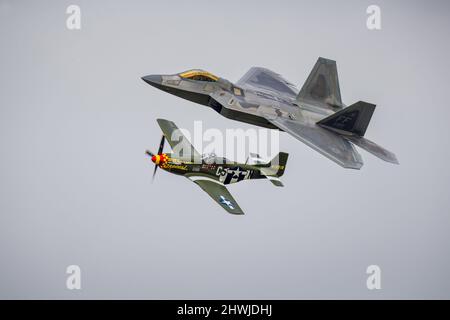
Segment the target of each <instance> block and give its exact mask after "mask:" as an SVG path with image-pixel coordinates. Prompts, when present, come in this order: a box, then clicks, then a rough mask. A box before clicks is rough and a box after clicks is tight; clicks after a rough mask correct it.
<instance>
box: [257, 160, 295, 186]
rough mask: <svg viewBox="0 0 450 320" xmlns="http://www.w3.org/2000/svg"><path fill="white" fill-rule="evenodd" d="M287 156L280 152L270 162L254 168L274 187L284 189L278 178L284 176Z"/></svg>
mask: <svg viewBox="0 0 450 320" xmlns="http://www.w3.org/2000/svg"><path fill="white" fill-rule="evenodd" d="M288 156H289V154H288V153H285V152H280V153H278V154H277V155H276V156H275V157H274V158H273V159H272V160H271V161H270V162H268V163H265V164H259V165H256V166H257V167H258V168H259V170H260V171H261V173H262V174H263V175H265V176H266V178H267V179H269V181H270V182H272V183H273V184H274V185H275V186H277V187H284V185H283V182H281V180H280V177H281V176H282V175H283V174H284V170H285V169H286V163H287V160H288Z"/></svg>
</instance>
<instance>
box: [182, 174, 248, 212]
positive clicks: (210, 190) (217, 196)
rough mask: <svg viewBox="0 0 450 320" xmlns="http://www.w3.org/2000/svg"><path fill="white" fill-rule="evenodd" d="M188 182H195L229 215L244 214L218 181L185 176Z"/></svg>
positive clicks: (198, 176)
mask: <svg viewBox="0 0 450 320" xmlns="http://www.w3.org/2000/svg"><path fill="white" fill-rule="evenodd" d="M186 176H187V177H188V179H189V180H191V181H193V182H195V183H196V184H197V185H198V186H199V187H200V188H202V189H203V190H204V191H205V192H206V193H207V194H209V196H210V197H211V198H213V200H214V201H216V202H217V203H218V204H219V205H220V206H221V207H222V208H224V209H225V210H226V211H227V212H229V213H231V214H244V212H243V211H242V209H241V208H240V207H239V205H238V204H237V202H236V200H234V198H233V196H232V195H231V194H230V192H229V191H228V189H227V188H226V187H225V186H224V185H223V184H222V183H220V182H219V181H217V180H214V179H211V178H209V177H207V176H200V175H186Z"/></svg>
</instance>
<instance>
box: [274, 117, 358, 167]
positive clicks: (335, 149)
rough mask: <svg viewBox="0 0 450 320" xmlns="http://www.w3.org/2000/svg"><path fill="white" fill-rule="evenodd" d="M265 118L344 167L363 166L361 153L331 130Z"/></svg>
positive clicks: (314, 125) (313, 125) (285, 120)
mask: <svg viewBox="0 0 450 320" xmlns="http://www.w3.org/2000/svg"><path fill="white" fill-rule="evenodd" d="M266 119H267V120H268V121H269V122H271V123H272V124H274V125H275V126H277V127H278V128H280V129H282V130H283V131H286V132H287V133H289V134H291V135H292V136H294V137H295V138H297V139H298V140H300V141H302V142H303V143H305V144H306V145H308V146H310V147H311V148H313V149H314V150H316V151H318V152H320V153H321V154H323V155H324V156H325V157H327V158H329V159H331V160H333V161H334V162H336V163H337V164H339V165H340V166H342V167H344V168H349V169H361V167H362V166H363V161H362V158H361V155H360V154H359V153H358V152H357V151H356V150H355V148H354V147H353V145H352V144H351V143H350V142H349V141H347V140H346V139H344V138H343V137H342V136H340V135H338V134H336V133H334V132H332V131H329V130H326V129H324V128H321V127H319V126H318V125H316V124H303V123H301V122H298V121H292V120H289V119H284V118H280V117H276V118H273V117H270V116H267V117H266Z"/></svg>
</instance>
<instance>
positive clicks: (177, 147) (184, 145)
mask: <svg viewBox="0 0 450 320" xmlns="http://www.w3.org/2000/svg"><path fill="white" fill-rule="evenodd" d="M156 121H158V124H159V126H160V127H161V130H162V132H163V134H164V136H165V137H166V140H167V142H168V143H169V144H170V147H171V148H172V150H173V153H175V154H177V155H179V156H180V157H183V158H190V159H201V156H200V154H199V153H198V152H197V150H195V148H194V146H193V145H192V144H191V143H190V142H189V140H188V139H187V138H186V137H185V136H184V135H183V133H182V132H181V130H180V129H179V128H178V127H177V126H176V124H175V123H173V122H172V121H169V120H165V119H157V120H156Z"/></svg>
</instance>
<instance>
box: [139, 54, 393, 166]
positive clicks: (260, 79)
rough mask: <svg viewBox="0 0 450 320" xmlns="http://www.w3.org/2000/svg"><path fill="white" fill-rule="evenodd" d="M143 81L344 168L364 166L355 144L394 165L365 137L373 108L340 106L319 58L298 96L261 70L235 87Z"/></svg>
mask: <svg viewBox="0 0 450 320" xmlns="http://www.w3.org/2000/svg"><path fill="white" fill-rule="evenodd" d="M142 79H143V80H144V81H145V82H147V83H148V84H150V85H152V86H154V87H156V88H158V89H161V90H163V91H166V92H168V93H171V94H173V95H176V96H179V97H181V98H184V99H187V100H190V101H193V102H196V103H199V104H202V105H205V106H208V107H211V108H212V109H214V110H215V111H217V112H218V113H220V114H221V115H223V116H224V117H226V118H229V119H233V120H237V121H242V122H246V123H250V124H253V125H257V126H261V127H266V128H271V129H279V130H281V131H285V132H287V133H289V134H291V135H292V136H294V137H295V138H296V139H298V140H300V141H302V142H303V143H305V144H306V145H308V146H310V147H311V148H313V149H314V150H316V151H318V152H320V153H321V154H323V155H324V156H326V157H328V158H329V159H331V160H333V161H334V162H336V163H337V164H339V165H341V166H342V167H344V168H351V169H360V168H361V167H362V165H363V161H362V158H361V155H360V154H359V153H358V152H357V151H356V149H355V147H354V146H353V145H357V146H358V147H360V148H362V149H364V150H366V151H368V152H370V153H372V154H373V155H375V156H377V157H378V158H380V159H382V160H385V161H388V162H391V163H396V164H398V161H397V158H396V156H395V155H394V154H393V153H392V152H390V151H388V150H386V149H384V148H382V147H381V146H379V145H377V144H375V143H374V142H372V141H370V140H368V139H367V138H365V137H364V134H365V133H366V129H367V126H368V125H369V121H370V118H371V117H372V114H373V112H374V110H375V105H374V104H371V103H367V102H363V101H359V102H356V103H354V104H352V105H350V106H346V105H344V104H343V103H342V100H341V92H340V89H339V80H338V74H337V68H336V62H335V61H333V60H329V59H325V58H319V59H318V60H317V62H316V64H315V65H314V68H313V70H312V71H311V73H310V75H309V76H308V79H306V82H305V84H304V85H303V87H302V88H301V90H300V91H298V90H297V89H296V88H295V86H294V85H293V84H292V83H290V82H288V81H286V80H285V79H284V78H283V77H281V76H280V75H279V74H277V73H275V72H273V71H270V70H268V69H265V68H259V67H253V68H251V69H250V70H249V71H248V72H247V73H246V74H245V75H244V76H243V77H242V78H241V79H240V80H239V81H238V82H237V83H232V82H230V81H228V80H226V79H223V78H219V77H217V76H215V75H213V74H211V73H209V72H207V71H203V70H189V71H186V72H182V73H177V74H173V75H149V76H145V77H142Z"/></svg>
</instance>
